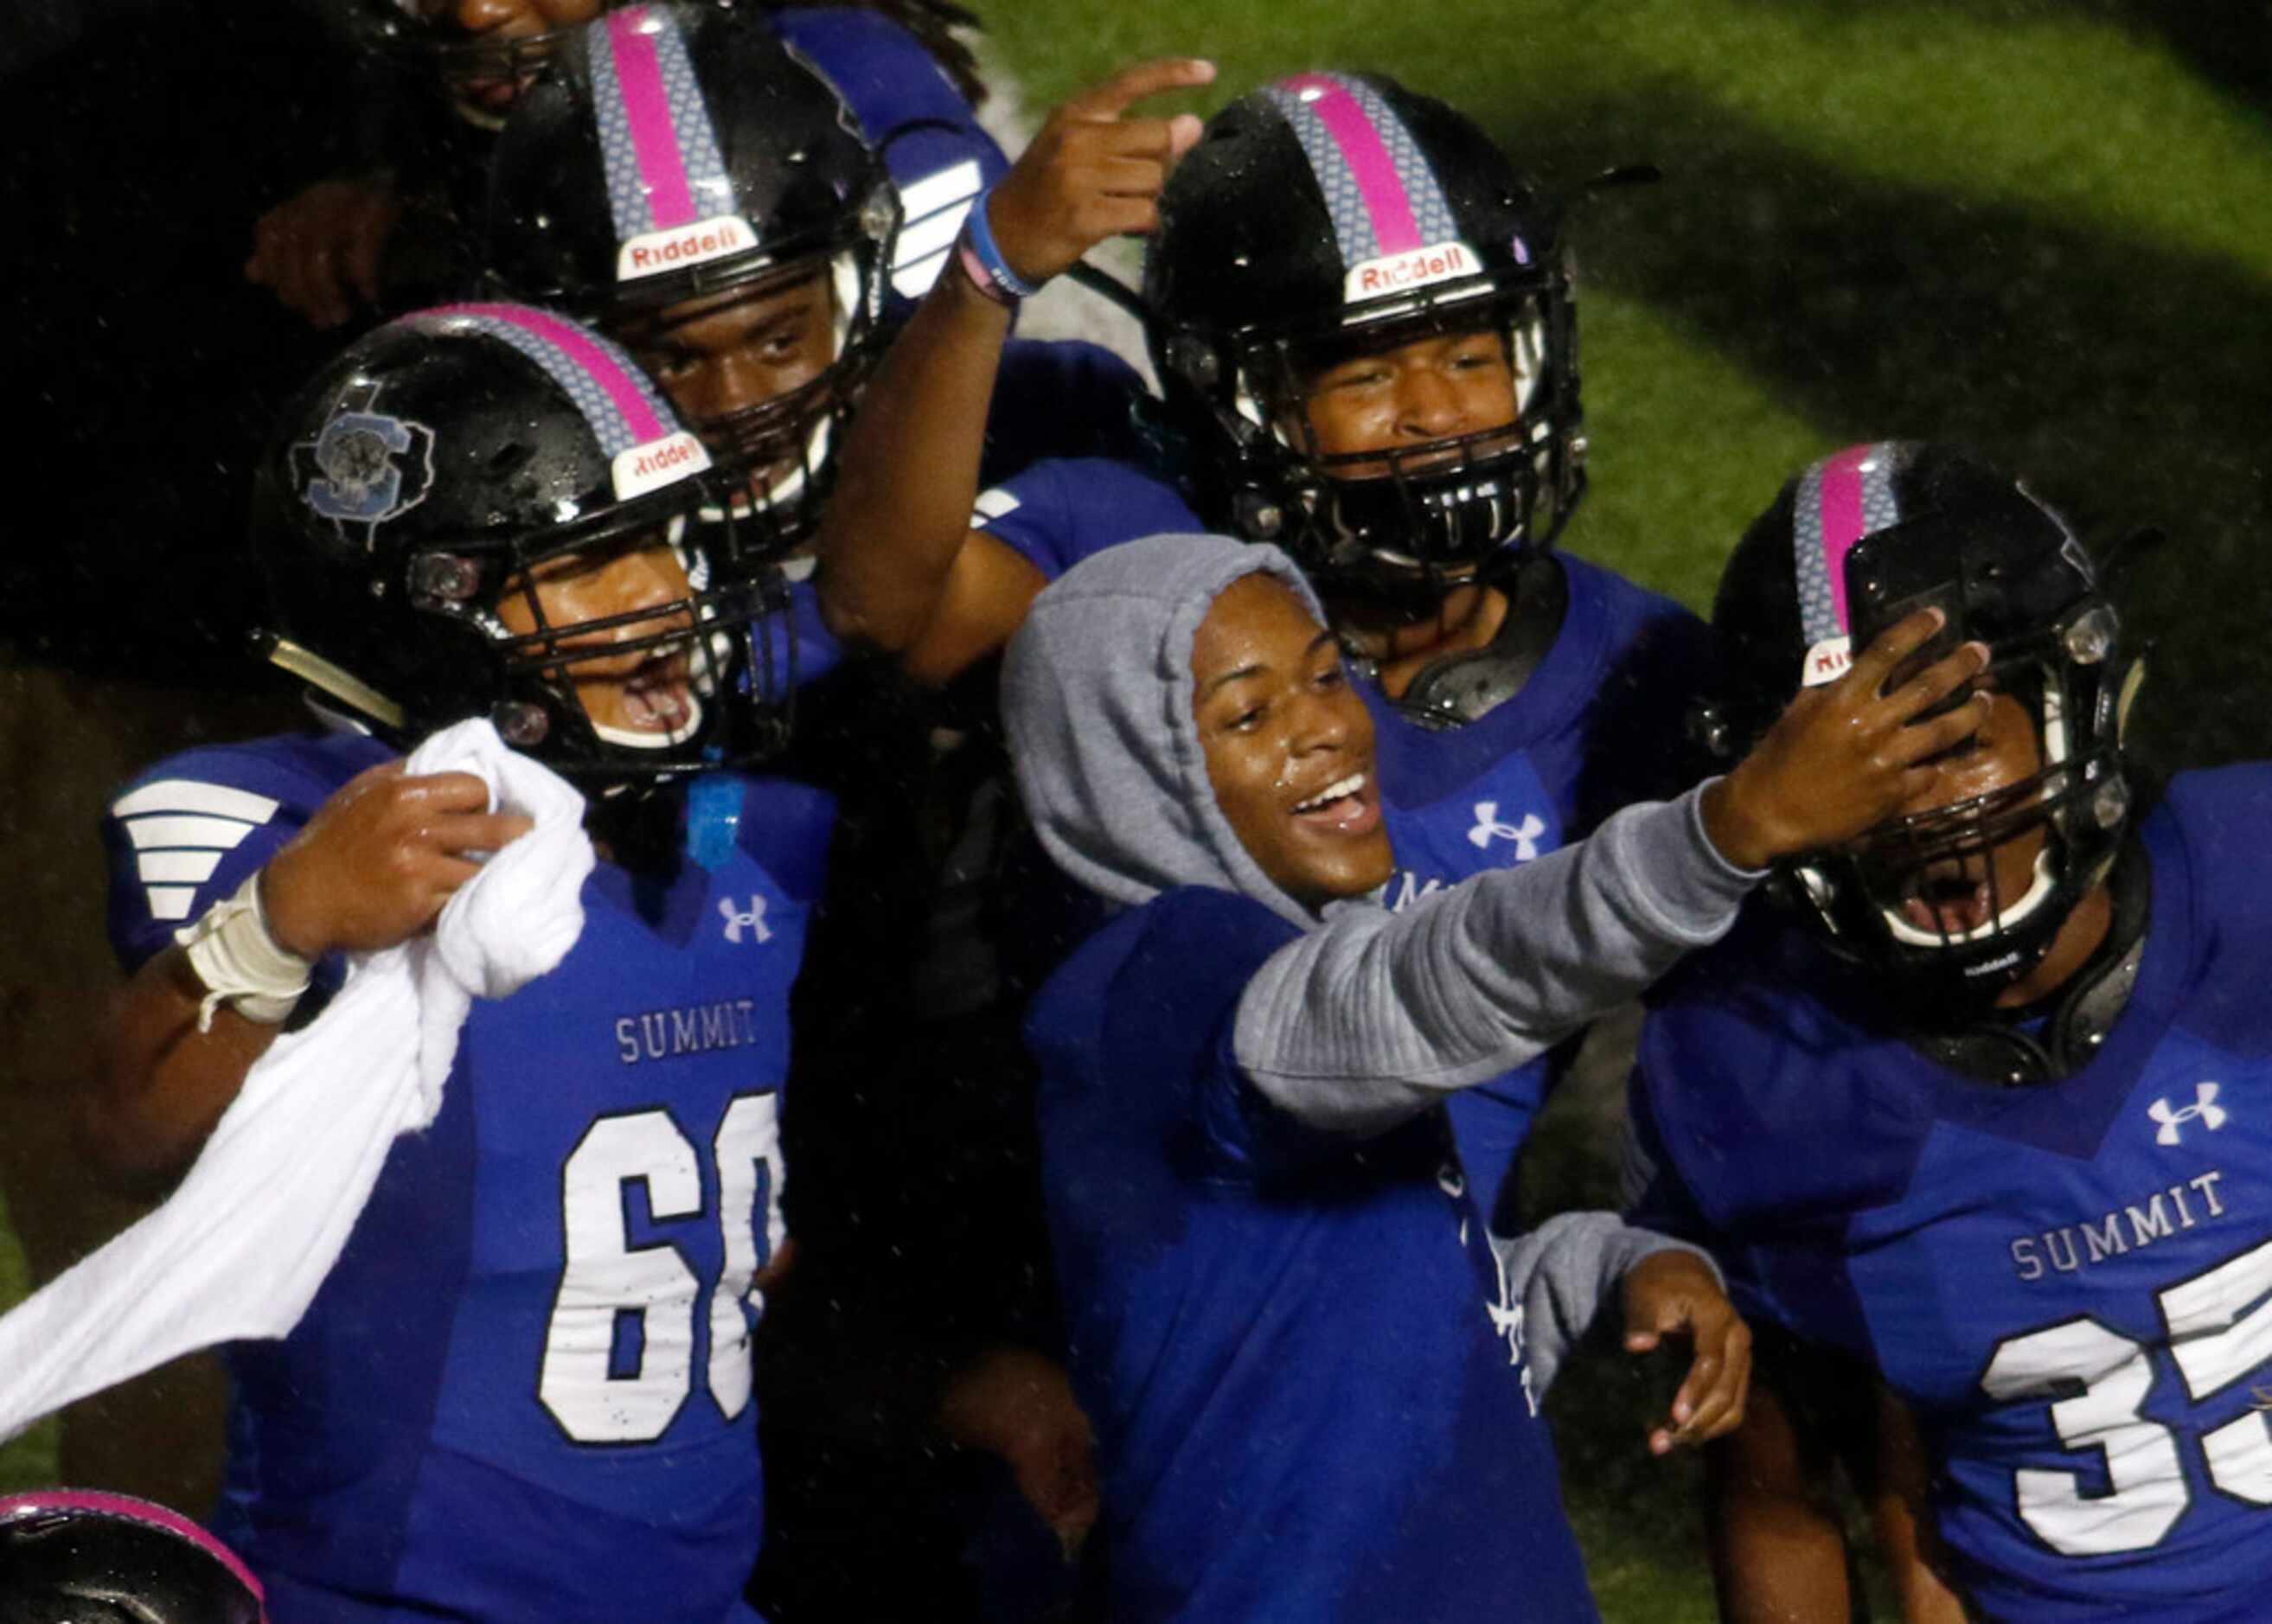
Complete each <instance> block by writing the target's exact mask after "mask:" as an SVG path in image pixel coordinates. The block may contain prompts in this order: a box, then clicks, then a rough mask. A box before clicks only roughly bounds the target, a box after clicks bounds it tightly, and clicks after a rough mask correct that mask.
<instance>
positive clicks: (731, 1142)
mask: <svg viewBox="0 0 2272 1624" xmlns="http://www.w3.org/2000/svg"><path fill="white" fill-rule="evenodd" d="M711 1150H712V1152H713V1153H714V1155H715V1156H716V1157H717V1158H718V1211H719V1214H720V1216H721V1218H723V1220H724V1224H725V1241H726V1264H725V1267H724V1268H723V1269H721V1270H719V1273H718V1285H717V1289H716V1290H714V1291H713V1292H711V1293H710V1397H713V1398H714V1399H716V1400H717V1401H718V1408H719V1410H720V1411H721V1412H722V1413H723V1414H724V1415H725V1417H726V1419H728V1420H731V1419H734V1417H736V1416H737V1415H739V1414H741V1413H742V1407H743V1406H744V1404H748V1403H749V1402H750V1374H751V1362H750V1332H751V1329H752V1328H753V1327H754V1326H755V1325H756V1323H757V1317H758V1315H761V1314H763V1313H764V1312H765V1310H766V1299H765V1293H764V1292H759V1291H754V1290H752V1289H751V1285H750V1282H751V1279H752V1278H755V1277H756V1275H757V1272H758V1270H760V1269H762V1268H764V1267H765V1265H766V1259H768V1258H770V1257H772V1256H773V1255H774V1253H776V1252H778V1251H780V1250H781V1240H782V1237H783V1235H784V1233H786V1226H785V1225H783V1223H782V1221H781V1096H780V1095H778V1094H749V1095H744V1097H743V1098H741V1099H736V1101H735V1102H734V1103H733V1104H732V1105H730V1106H728V1107H727V1108H726V1120H725V1121H722V1122H721V1123H719V1124H718V1136H717V1137H716V1138H715V1139H714V1140H713V1141H712V1142H711ZM744 1303H746V1304H747V1305H748V1306H747V1307H744Z"/></svg>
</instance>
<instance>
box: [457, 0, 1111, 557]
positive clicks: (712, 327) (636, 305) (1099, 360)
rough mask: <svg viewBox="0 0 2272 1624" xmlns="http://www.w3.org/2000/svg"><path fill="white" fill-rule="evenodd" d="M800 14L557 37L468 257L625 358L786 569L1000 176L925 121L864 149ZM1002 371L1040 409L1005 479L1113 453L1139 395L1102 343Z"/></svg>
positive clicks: (679, 21)
mask: <svg viewBox="0 0 2272 1624" xmlns="http://www.w3.org/2000/svg"><path fill="white" fill-rule="evenodd" d="M804 15H805V14H803V13H783V14H782V15H781V17H780V18H778V19H776V22H777V25H778V26H780V28H781V31H782V32H781V36H780V37H778V38H777V37H775V35H774V34H772V33H769V32H768V31H766V29H763V28H758V27H753V26H750V24H749V22H748V19H744V18H740V17H736V15H734V14H733V13H732V12H730V11H721V10H720V9H719V8H718V7H716V6H715V5H710V4H654V5H636V6H630V7H625V8H621V9H618V10H616V11H609V12H608V13H607V14H606V15H604V16H603V17H601V18H599V19H596V20H594V21H593V22H592V23H590V24H588V25H587V26H583V27H580V28H576V29H571V30H566V31H564V34H563V35H562V36H561V38H560V39H559V41H557V44H556V45H555V46H554V48H552V51H551V65H550V67H549V71H547V73H546V75H545V76H544V78H542V81H541V82H539V83H538V84H537V85H535V86H534V87H533V88H532V89H530V90H529V92H528V93H527V94H526V95H524V96H523V97H521V98H520V100H519V104H518V105H517V106H516V107H515V108H514V109H513V112H512V117H511V118H510V119H509V120H508V121H507V123H505V125H504V129H503V130H502V132H501V133H500V134H499V135H498V137H497V142H496V146H495V150H494V152H493V153H492V154H491V157H490V183H489V197H488V205H487V226H486V242H485V246H484V250H483V255H482V259H483V264H484V266H485V268H486V271H487V272H488V274H489V276H490V278H491V279H493V280H494V281H495V282H496V283H497V285H498V286H500V287H503V288H504V290H505V291H506V292H508V293H509V294H512V296H513V297H515V298H518V299H524V300H527V301H530V302H536V303H540V304H543V305H546V306H548V307H557V308H560V309H566V310H568V311H570V312H572V313H573V314H575V315H576V316H578V317H580V318H582V319H585V320H587V321H590V322H592V323H593V324H595V325H597V326H599V327H600V328H601V329H602V331H603V332H607V333H609V335H610V336H611V337H613V338H615V339H617V340H619V341H620V342H622V343H623V344H624V345H625V346H627V347H628V348H629V349H630V350H631V352H632V354H633V355H635V356H636V357H638V358H639V361H640V362H641V364H643V365H644V366H645V367H646V369H647V371H648V372H649V374H650V375H651V376H653V377H654V379H655V381H656V382H657V383H658V384H661V386H662V389H663V391H664V392H665V393H666V394H667V395H669V398H670V400H671V403H672V405H674V406H676V408H677V409H678V413H679V415H680V416H681V417H682V418H683V419H684V421H686V422H687V423H688V424H689V425H690V426H691V427H692V428H693V429H694V430H695V432H696V433H697V434H699V435H700V436H702V437H703V439H704V440H705V442H706V443H707V444H708V446H709V448H710V451H711V452H712V454H713V456H714V457H715V458H719V459H720V460H721V462H731V463H734V464H736V465H738V466H741V467H743V468H744V469H746V471H747V473H748V478H749V486H748V489H747V490H746V491H745V492H744V495H743V497H742V499H741V502H740V504H739V507H738V509H737V516H738V517H741V518H745V519H751V520H754V522H756V523H757V524H759V525H761V526H762V527H763V528H764V529H765V530H766V531H767V532H768V533H770V535H771V537H772V540H773V544H774V545H775V546H778V547H781V548H788V547H789V546H792V545H794V544H796V542H798V541H800V540H803V538H804V537H805V535H806V534H807V533H808V532H809V531H810V530H811V527H812V525H813V523H814V522H815V520H816V518H817V517H818V512H819V510H820V500H821V496H822V495H823V493H824V491H825V489H826V483H827V480H828V476H829V473H830V472H831V468H832V465H833V455H834V451H835V449H836V442H837V440H838V438H839V436H840V435H841V420H842V418H843V416H844V414H845V413H847V412H848V410H849V409H850V406H851V404H852V401H853V399H854V398H855V396H856V392H857V390H858V387H859V385H860V384H861V383H862V382H863V379H864V377H865V376H866V373H867V371H868V369H869V368H870V366H871V364H872V362H873V361H874V359H875V356H876V354H877V353H878V350H879V349H880V347H881V343H882V337H883V335H882V324H883V318H884V314H885V309H886V303H887V302H889V301H891V300H892V299H893V297H894V295H898V296H901V298H902V299H903V298H904V296H905V295H907V294H920V293H921V292H922V291H923V289H924V288H926V287H929V286H930V280H931V279H932V278H934V277H935V276H936V275H937V274H938V269H939V267H940V265H942V264H944V263H945V258H946V255H947V250H948V246H949V244H950V243H951V242H952V241H953V236H954V233H955V231H956V230H957V229H958V228H959V227H960V225H961V223H962V220H963V217H964V215H965V214H966V213H967V212H968V208H969V204H970V199H971V198H972V197H974V196H975V194H976V192H977V190H978V189H979V186H980V184H981V182H982V180H983V179H984V178H986V177H987V176H988V175H990V174H992V173H994V172H995V168H993V167H990V166H987V165H983V164H982V163H981V161H980V160H979V158H978V157H975V156H972V155H970V148H969V145H968V140H967V138H966V132H965V130H962V129H961V128H960V127H958V126H956V125H954V124H953V123H948V122H946V121H945V119H944V117H943V116H940V115H938V114H937V113H934V114H933V115H930V120H929V122H924V123H913V124H911V125H910V127H908V128H907V129H905V130H901V131H899V132H897V133H895V134H893V135H892V136H891V137H890V138H888V139H887V140H886V141H885V142H884V144H883V145H882V146H881V147H880V149H871V147H870V146H869V145H868V144H867V142H866V141H865V140H864V139H863V137H862V135H861V121H860V120H858V119H857V118H856V117H855V110H856V106H857V103H856V101H849V100H848V98H847V96H846V94H845V93H843V92H841V91H840V90H839V88H838V87H837V86H836V85H835V84H833V83H832V82H831V81H830V79H828V78H826V77H824V75H823V74H822V73H821V72H820V71H817V70H816V69H815V68H814V67H813V66H812V65H811V59H810V58H809V57H808V56H807V54H806V42H805V41H804V35H805V34H807V33H809V32H810V31H811V28H814V27H818V26H821V25H820V24H819V23H818V22H816V23H812V24H809V25H808V24H807V23H805V22H803V20H801V19H803V17H804ZM821 16H822V18H823V19H825V21H826V26H827V27H829V28H837V29H841V28H842V27H843V26H845V24H846V23H847V22H848V21H849V22H850V23H852V24H853V25H854V26H856V27H858V28H863V29H871V30H872V29H875V28H878V27H881V26H884V25H882V24H881V23H880V22H878V19H875V18H874V17H873V16H872V15H870V14H865V13H862V12H858V11H834V12H827V13H823V14H821ZM824 37H826V36H824ZM823 59H824V60H826V58H825V57H824V58H823ZM855 82H856V83H857V82H858V81H855ZM989 150H990V149H989ZM879 153H880V155H879ZM887 165H888V166H889V168H887ZM910 175H913V176H916V177H917V178H914V179H910V178H909V176H910ZM895 177H896V179H897V182H898V191H897V195H896V197H895V194H894V178H895ZM902 205H904V207H905V209H906V211H907V213H908V218H906V219H905V220H902V219H901V206H902ZM895 245H896V248H895ZM1005 364H1006V365H1007V366H1008V367H1009V368H1010V369H1012V372H1013V376H1014V377H1016V379H1017V384H1016V386H1015V387H1014V388H1013V389H1012V390H1011V391H1008V401H1009V403H1011V404H1022V403H1027V402H1029V401H1031V400H1033V399H1037V398H1042V399H1048V400H1049V401H1050V413H1048V414H1047V417H1046V419H1045V420H1044V419H1042V418H1041V417H1040V414H1037V413H1028V416H1027V417H1026V418H1024V419H1021V420H1020V421H1014V422H1012V421H1003V419H1002V418H1001V417H1000V416H998V418H997V421H996V422H995V423H994V424H993V425H992V428H993V430H994V432H993V435H992V436H991V439H992V443H993V444H994V446H995V448H996V450H997V452H998V460H999V458H1000V457H1004V456H1006V457H1008V458H1011V462H1010V464H1009V465H1008V466H1016V463H1017V462H1018V461H1020V460H1022V459H1025V458H1032V457H1035V456H1037V455H1042V454H1046V453H1047V452H1048V451H1051V450H1054V449H1057V448H1060V447H1065V446H1071V445H1085V444H1091V443H1096V442H1098V441H1100V440H1106V441H1109V440H1110V438H1111V436H1112V433H1113V430H1114V428H1115V425H1116V424H1117V423H1118V422H1121V421H1125V419H1126V417H1127V414H1128V405H1129V402H1130V400H1131V399H1132V397H1133V396H1135V395H1136V394H1138V393H1140V392H1141V385H1140V383H1139V382H1138V381H1137V379H1136V377H1135V375H1134V373H1133V372H1132V369H1129V368H1128V367H1127V366H1126V365H1125V363H1124V362H1122V361H1119V360H1118V358H1117V357H1115V356H1113V355H1112V354H1110V353H1109V352H1107V351H1104V350H1102V349H1099V348H1097V347H1096V346H1093V345H1086V344H1035V343H1028V342H1013V344H1012V345H1011V346H1010V350H1009V355H1008V357H1007V359H1006V361H1005ZM1045 369H1046V370H1045Z"/></svg>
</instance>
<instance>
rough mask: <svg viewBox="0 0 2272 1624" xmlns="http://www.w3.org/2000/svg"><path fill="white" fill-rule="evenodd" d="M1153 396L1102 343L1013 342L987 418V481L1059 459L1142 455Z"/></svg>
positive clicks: (982, 469) (982, 475) (982, 477)
mask: <svg viewBox="0 0 2272 1624" xmlns="http://www.w3.org/2000/svg"><path fill="white" fill-rule="evenodd" d="M1145 398H1146V391H1145V388H1144V380H1143V379H1142V378H1140V377H1139V376H1137V374H1136V369H1135V368H1133V367H1132V366H1130V365H1129V364H1128V363H1127V362H1126V361H1123V360H1121V358H1120V357H1119V356H1117V355H1116V354H1113V353H1112V352H1111V351H1110V350H1109V349H1106V348H1104V347H1103V346H1102V345H1097V344H1089V343H1086V342H1083V341H1081V340H1080V339H1054V340H1052V339H1011V340H1010V342H1009V343H1008V344H1007V345H1005V346H1004V347H1003V351H1002V369H1001V375H1000V377H999V379H998V382H997V383H996V384H995V387H994V404H993V406H991V408H990V410H989V411H988V413H987V417H986V447H985V452H984V456H983V461H982V462H981V464H980V466H979V470H978V478H979V482H980V484H981V485H982V486H993V485H998V484H1000V483H1001V482H1002V481H1003V480H1005V479H1007V478H1009V477H1010V476H1012V475H1013V474H1015V473H1018V472H1019V470H1020V469H1022V468H1024V467H1026V466H1028V464H1031V463H1036V462H1040V461H1043V459H1045V458H1052V457H1109V458H1131V459H1132V458H1137V457H1140V456H1141V455H1142V454H1143V441H1142V437H1141V436H1140V434H1139V432H1138V430H1137V427H1136V416H1135V413H1136V406H1137V403H1138V402H1139V401H1140V400H1142V399H1145Z"/></svg>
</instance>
